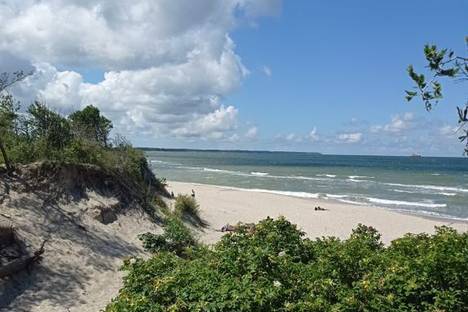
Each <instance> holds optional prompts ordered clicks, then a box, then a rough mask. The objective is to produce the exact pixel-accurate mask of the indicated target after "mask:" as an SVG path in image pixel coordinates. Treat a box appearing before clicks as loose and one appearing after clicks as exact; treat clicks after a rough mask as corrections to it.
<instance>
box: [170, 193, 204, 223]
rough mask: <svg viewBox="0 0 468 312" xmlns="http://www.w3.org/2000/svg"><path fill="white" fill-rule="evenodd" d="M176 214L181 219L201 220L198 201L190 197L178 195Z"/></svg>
mask: <svg viewBox="0 0 468 312" xmlns="http://www.w3.org/2000/svg"><path fill="white" fill-rule="evenodd" d="M174 213H175V214H176V215H177V216H179V217H185V218H187V217H188V218H193V219H197V220H199V219H200V208H199V206H198V203H197V201H196V200H195V198H193V197H192V196H190V195H182V194H179V195H177V197H176V199H175V204H174Z"/></svg>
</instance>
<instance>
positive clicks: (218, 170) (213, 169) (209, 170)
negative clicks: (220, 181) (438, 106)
mask: <svg viewBox="0 0 468 312" xmlns="http://www.w3.org/2000/svg"><path fill="white" fill-rule="evenodd" d="M193 168H195V169H196V168H199V167H193ZM202 170H203V171H206V172H215V173H227V174H233V175H242V176H248V175H249V174H248V173H244V172H241V171H232V170H224V169H215V168H206V167H205V168H203V169H202Z"/></svg>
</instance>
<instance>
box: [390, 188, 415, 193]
mask: <svg viewBox="0 0 468 312" xmlns="http://www.w3.org/2000/svg"><path fill="white" fill-rule="evenodd" d="M393 191H394V192H397V193H407V194H420V192H413V191H405V190H397V189H393Z"/></svg>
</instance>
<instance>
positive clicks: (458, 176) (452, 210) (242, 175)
mask: <svg viewBox="0 0 468 312" xmlns="http://www.w3.org/2000/svg"><path fill="white" fill-rule="evenodd" d="M146 155H147V157H148V159H149V160H150V162H151V164H152V167H153V169H154V170H155V172H156V173H157V174H158V176H162V177H166V178H167V179H168V180H173V181H183V182H197V183H206V184H214V185H223V186H230V187H238V188H248V189H257V190H264V191H270V192H275V193H279V194H285V195H289V196H297V197H305V198H323V199H330V200H337V201H341V202H346V203H351V204H352V203H355V204H364V205H372V206H379V207H385V208H389V209H395V210H400V211H405V212H411V213H416V214H424V215H434V216H442V217H449V218H460V219H467V220H468V207H467V203H468V158H439V157H419V158H418V157H390V156H388V157H387V156H343V155H320V154H313V153H291V152H241V151H173V150H172V151H170V150H169V151H147V152H146Z"/></svg>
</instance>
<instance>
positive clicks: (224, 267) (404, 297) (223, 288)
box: [106, 218, 468, 312]
mask: <svg viewBox="0 0 468 312" xmlns="http://www.w3.org/2000/svg"><path fill="white" fill-rule="evenodd" d="M303 236H304V233H302V232H301V231H299V230H298V229H297V228H296V226H295V225H293V224H291V223H289V222H288V221H287V220H285V219H283V218H280V219H277V220H273V219H269V218H268V219H266V220H263V221H261V222H260V223H258V224H257V225H256V226H255V228H254V230H252V229H251V228H249V227H240V228H239V229H238V230H236V232H234V233H229V234H226V235H225V236H223V238H222V239H221V241H220V242H218V243H217V244H215V245H214V246H212V247H211V248H207V247H200V246H195V247H193V246H194V245H192V243H190V244H188V245H190V246H192V247H190V246H189V247H187V248H186V250H185V252H184V256H183V257H179V256H178V255H177V253H174V252H170V249H169V248H165V249H162V248H159V249H158V248H156V249H152V250H153V251H156V252H157V253H156V254H155V255H154V256H153V257H152V258H150V259H148V260H142V259H136V260H133V261H126V262H125V264H124V267H123V268H124V270H126V271H128V275H127V276H126V277H125V279H124V287H123V288H122V289H121V291H120V293H119V295H118V297H117V298H116V299H115V300H113V301H112V303H110V304H109V305H108V307H107V309H106V311H108V312H111V311H127V312H134V311H447V312H448V311H467V309H468V308H467V307H468V288H467V285H468V261H467V260H468V234H467V233H463V234H459V233H457V232H456V231H454V230H452V229H450V228H446V227H442V228H438V229H437V232H436V234H434V235H406V236H404V237H403V238H400V239H397V240H395V241H393V242H392V243H391V245H390V246H388V247H384V246H383V245H382V243H381V242H380V235H379V234H378V233H377V231H376V230H375V229H373V228H371V227H366V226H362V225H359V226H358V227H357V228H356V229H355V230H354V231H353V233H352V235H351V236H350V238H349V239H346V240H339V239H337V238H333V237H328V238H321V239H316V240H309V239H305V238H304V237H303Z"/></svg>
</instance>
